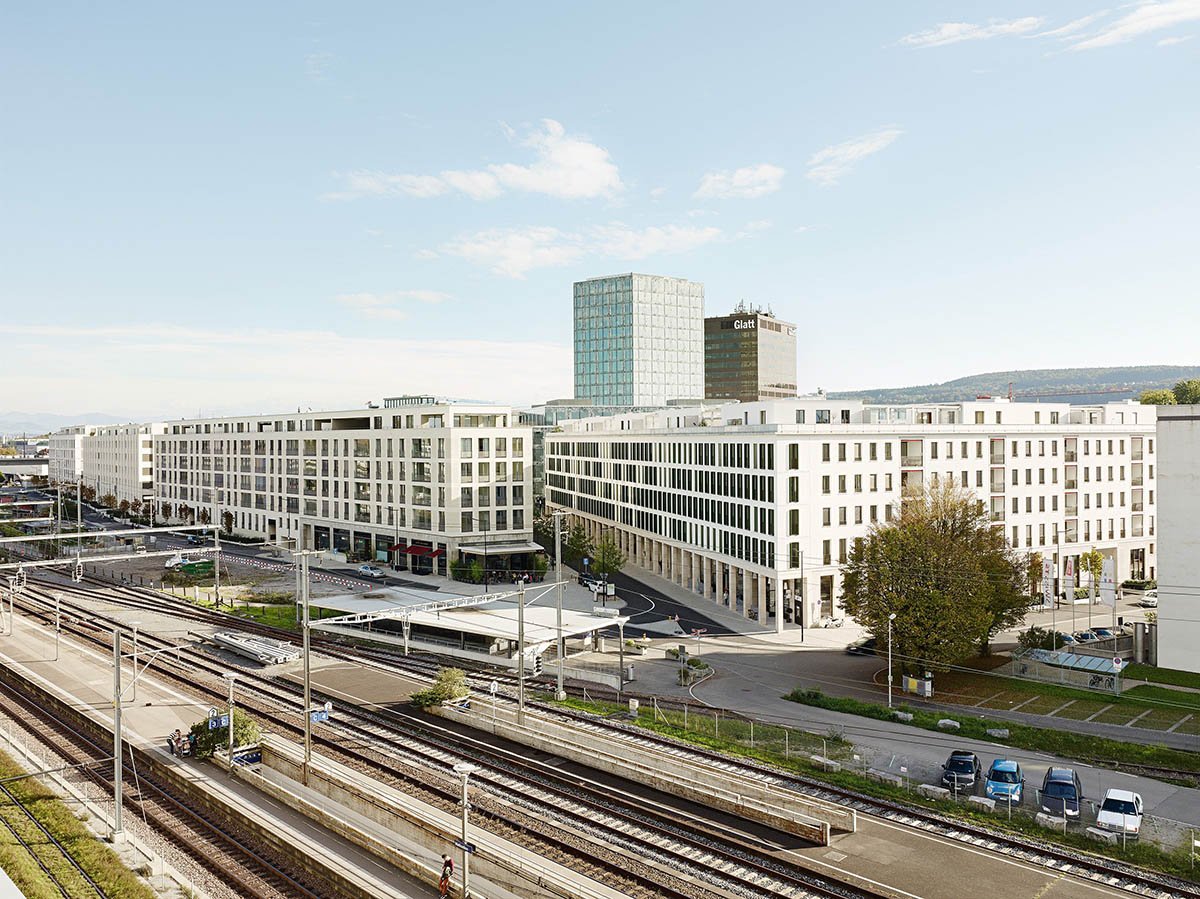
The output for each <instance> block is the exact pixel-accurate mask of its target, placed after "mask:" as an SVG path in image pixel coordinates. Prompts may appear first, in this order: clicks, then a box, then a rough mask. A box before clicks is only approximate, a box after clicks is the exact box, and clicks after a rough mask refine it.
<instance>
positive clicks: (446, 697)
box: [409, 668, 471, 709]
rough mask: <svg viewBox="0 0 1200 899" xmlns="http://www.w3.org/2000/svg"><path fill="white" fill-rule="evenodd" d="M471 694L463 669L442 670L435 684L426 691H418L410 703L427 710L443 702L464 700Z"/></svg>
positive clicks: (435, 679)
mask: <svg viewBox="0 0 1200 899" xmlns="http://www.w3.org/2000/svg"><path fill="white" fill-rule="evenodd" d="M470 692H471V689H470V687H468V686H467V675H466V674H465V673H464V672H463V670H462V669H461V668H442V669H440V670H439V671H438V673H437V677H436V678H434V681H433V683H432V684H430V685H429V686H428V687H427V688H425V689H424V690H418V691H417V692H416V693H414V694H413V695H412V696H411V697H410V699H409V701H410V702H412V704H413V705H415V706H419V707H420V708H423V709H427V708H429V707H430V706H434V705H440V704H441V703H443V702H451V701H453V700H455V699H463V698H465V697H466V696H468V695H469V694H470Z"/></svg>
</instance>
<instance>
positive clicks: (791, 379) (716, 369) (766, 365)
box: [704, 307, 796, 403]
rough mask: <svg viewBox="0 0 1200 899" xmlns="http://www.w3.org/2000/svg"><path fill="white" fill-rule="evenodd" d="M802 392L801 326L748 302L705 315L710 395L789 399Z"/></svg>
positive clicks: (751, 399) (710, 397)
mask: <svg viewBox="0 0 1200 899" xmlns="http://www.w3.org/2000/svg"><path fill="white" fill-rule="evenodd" d="M795 395H796V326H795V325H793V324H791V323H790V322H785V321H780V320H779V319H777V318H775V316H773V315H770V314H765V313H763V312H762V311H761V310H758V311H756V310H754V309H750V310H746V309H745V307H742V308H740V309H738V310H735V311H734V312H733V313H732V314H730V315H720V316H715V317H711V318H706V319H705V320H704V398H705V399H708V400H739V401H740V402H743V403H753V402H758V401H759V400H770V399H787V398H789V397H794V396H795Z"/></svg>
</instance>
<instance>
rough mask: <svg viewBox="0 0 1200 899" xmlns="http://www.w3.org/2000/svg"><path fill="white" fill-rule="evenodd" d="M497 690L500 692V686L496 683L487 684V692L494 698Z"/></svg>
mask: <svg viewBox="0 0 1200 899" xmlns="http://www.w3.org/2000/svg"><path fill="white" fill-rule="evenodd" d="M499 690H500V685H499V684H498V683H496V682H495V681H492V682H491V683H490V684H488V692H489V693H491V694H492V695H493V696H495V695H496V693H497V692H498V691H499Z"/></svg>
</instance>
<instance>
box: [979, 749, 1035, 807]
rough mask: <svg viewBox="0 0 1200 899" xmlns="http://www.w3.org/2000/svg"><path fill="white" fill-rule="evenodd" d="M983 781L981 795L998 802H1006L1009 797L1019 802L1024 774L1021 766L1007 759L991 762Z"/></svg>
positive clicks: (1023, 784) (1022, 791)
mask: <svg viewBox="0 0 1200 899" xmlns="http://www.w3.org/2000/svg"><path fill="white" fill-rule="evenodd" d="M983 783H984V789H983V795H984V796H986V797H987V798H988V799H995V800H996V801H998V802H1008V801H1009V799H1010V797H1011V799H1012V801H1013V802H1016V803H1020V801H1021V796H1022V794H1023V793H1024V791H1025V775H1024V774H1022V773H1021V766H1020V765H1018V764H1017V763H1016V762H1013V761H1009V760H1008V759H996V760H995V761H994V762H992V767H990V768H988V772H987V777H986V778H985V779H984V782H983Z"/></svg>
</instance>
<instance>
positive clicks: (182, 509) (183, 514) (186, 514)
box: [179, 503, 192, 521]
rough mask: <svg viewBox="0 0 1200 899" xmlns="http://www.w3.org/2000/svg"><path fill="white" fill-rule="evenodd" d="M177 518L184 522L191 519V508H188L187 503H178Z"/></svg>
mask: <svg viewBox="0 0 1200 899" xmlns="http://www.w3.org/2000/svg"><path fill="white" fill-rule="evenodd" d="M179 517H180V518H182V519H183V520H184V521H187V520H188V519H189V518H191V517H192V507H191V506H189V505H188V504H187V503H180V505H179Z"/></svg>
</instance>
